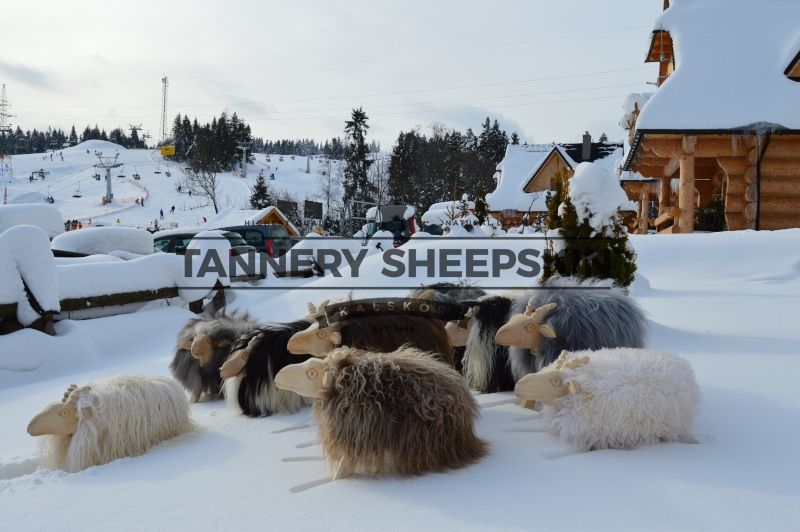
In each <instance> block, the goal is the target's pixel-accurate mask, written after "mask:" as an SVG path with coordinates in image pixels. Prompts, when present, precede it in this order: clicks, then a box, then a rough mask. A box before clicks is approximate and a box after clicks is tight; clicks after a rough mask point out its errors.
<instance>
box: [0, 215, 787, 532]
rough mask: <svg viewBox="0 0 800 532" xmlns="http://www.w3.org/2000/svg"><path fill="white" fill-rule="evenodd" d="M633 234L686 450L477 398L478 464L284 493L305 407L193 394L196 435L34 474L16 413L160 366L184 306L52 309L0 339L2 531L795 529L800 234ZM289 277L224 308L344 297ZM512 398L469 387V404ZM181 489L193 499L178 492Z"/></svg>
mask: <svg viewBox="0 0 800 532" xmlns="http://www.w3.org/2000/svg"><path fill="white" fill-rule="evenodd" d="M631 241H632V244H633V246H634V248H635V250H636V252H637V255H638V266H639V271H638V274H639V275H638V276H637V280H636V282H635V283H634V285H633V286H632V291H631V296H632V297H633V298H635V300H636V301H637V303H639V304H640V305H641V306H642V307H643V308H644V309H645V311H646V313H647V315H648V317H649V322H650V334H649V339H648V347H650V348H653V349H658V350H664V351H671V352H674V353H677V354H679V355H680V356H682V357H685V358H686V359H687V360H689V362H690V363H691V364H692V367H693V369H694V371H695V373H696V375H697V379H698V382H699V384H700V386H701V391H702V399H701V412H700V414H699V415H698V417H697V420H696V422H695V426H694V435H695V437H696V438H697V439H698V440H699V442H700V443H699V444H697V445H686V444H678V443H670V444H659V445H653V446H647V447H642V448H639V449H636V450H630V451H596V452H590V453H578V450H577V449H575V448H572V447H570V446H568V445H566V444H564V443H561V442H560V441H559V440H557V439H556V438H554V437H553V436H551V435H550V434H547V433H545V432H542V431H541V429H542V428H543V426H544V425H543V424H542V420H539V419H535V417H534V416H533V415H532V413H531V412H530V411H526V410H523V409H521V408H520V407H519V406H518V405H517V404H513V402H512V403H509V404H505V405H501V406H495V407H490V408H484V409H483V410H482V413H481V419H480V421H479V422H478V425H477V432H478V434H479V436H480V437H482V438H484V439H486V440H487V441H489V442H490V444H491V454H490V455H489V456H488V457H487V458H486V459H485V460H483V461H482V462H480V463H479V464H477V465H475V466H472V467H469V468H467V469H463V470H459V471H455V472H450V473H446V474H434V475H425V476H422V477H417V478H410V479H368V478H355V479H347V480H340V481H336V482H335V483H332V484H326V485H323V486H319V487H316V488H313V489H311V490H309V491H306V492H301V493H291V492H290V491H289V489H290V488H291V487H293V486H297V485H299V484H303V483H306V482H309V481H312V480H316V479H319V478H323V477H325V476H327V475H328V474H329V471H328V469H327V467H326V466H325V465H324V463H323V462H319V461H305V462H285V461H283V459H284V458H287V457H296V456H308V457H315V456H320V454H321V450H320V447H319V446H314V445H312V446H311V447H308V448H298V447H300V446H302V447H305V445H304V444H305V443H306V442H309V441H311V440H313V439H314V438H315V432H314V429H313V428H305V429H302V430H296V431H290V432H284V433H280V434H275V433H274V431H276V430H279V429H283V428H288V427H291V426H294V425H297V424H299V423H304V422H307V421H308V420H309V411H308V410H304V411H302V412H300V413H298V414H295V415H288V416H284V415H279V416H274V417H270V418H262V419H249V418H245V417H243V416H241V415H237V414H236V413H234V412H233V411H232V410H230V409H228V408H227V407H226V405H225V403H224V401H208V402H202V403H199V404H194V405H192V415H193V418H194V419H195V421H196V422H197V423H198V424H199V425H200V427H201V428H200V430H198V431H196V432H195V433H193V434H189V435H186V436H182V437H180V438H177V439H175V440H173V441H171V442H169V443H166V444H163V445H159V446H157V447H156V448H155V449H153V450H152V451H151V452H149V453H147V454H145V455H143V456H140V457H136V458H130V459H123V460H118V461H115V462H112V463H110V464H107V465H103V466H99V467H96V468H91V469H89V470H87V471H84V472H81V473H76V474H71V475H66V474H62V473H57V472H50V471H47V470H44V469H38V470H37V469H36V462H35V459H34V456H35V452H36V442H35V439H34V438H31V437H29V436H28V435H27V434H26V433H25V427H26V425H27V423H28V421H29V420H30V418H31V417H32V416H33V414H35V413H36V412H37V411H38V410H40V409H41V408H42V407H43V406H44V405H45V404H47V403H48V402H51V401H55V400H59V399H60V398H61V395H62V393H63V391H64V390H65V389H66V388H67V386H68V385H69V384H70V383H72V382H75V383H79V384H80V383H85V382H89V381H92V380H94V379H99V378H104V377H108V376H111V375H114V374H119V373H146V374H161V375H167V374H169V373H168V369H167V366H168V364H169V361H170V359H171V356H172V353H173V349H174V345H175V335H176V333H177V331H178V329H179V328H180V327H181V326H182V325H183V324H184V323H185V321H186V320H188V319H189V318H190V317H191V316H192V314H191V313H189V312H187V311H186V310H185V309H181V308H176V307H169V308H160V309H156V310H146V311H141V312H137V313H135V314H128V315H122V316H113V317H107V318H98V319H94V320H85V321H70V320H66V321H62V322H58V323H57V324H56V328H57V332H58V336H55V337H50V336H47V335H44V334H41V333H38V332H35V331H32V330H23V331H19V332H16V333H13V334H10V335H6V336H0V367H2V368H4V369H5V371H0V417H1V418H2V419H3V422H4V429H5V430H4V437H3V438H2V439H1V440H0V497H1V498H2V500H3V503H4V504H3V523H4V527H5V528H7V529H9V530H41V529H51V528H53V527H54V526H57V527H58V528H60V529H64V530H87V529H94V528H102V529H103V530H109V531H113V530H130V529H152V530H165V529H171V530H175V529H181V530H216V529H223V528H229V527H230V525H231V523H235V524H236V528H237V529H239V530H262V529H264V528H265V527H268V528H270V529H275V530H317V529H319V527H320V520H321V519H322V520H324V521H325V522H324V527H325V528H326V529H329V530H373V529H375V523H381V525H380V526H381V528H382V529H386V530H414V529H417V530H431V529H438V530H530V529H532V528H536V529H542V530H720V531H722V530H724V531H739V530H741V531H750V530H754V529H759V530H770V531H783V530H786V531H793V530H796V528H797V523H798V521H799V520H800V490H798V484H797V478H799V477H800V461H798V460H797V459H796V456H797V450H796V442H797V440H798V438H800V424H798V423H797V413H798V411H800V393H798V390H797V377H796V376H797V374H798V372H800V354H798V349H797V346H798V343H799V342H800V332H798V330H797V327H796V326H795V324H794V322H793V321H792V320H787V319H786V317H787V316H797V315H798V314H800V298H798V297H797V294H798V293H799V292H800V230H786V231H775V232H767V231H762V232H753V231H738V232H730V233H715V234H688V235H671V236H669V237H654V236H639V235H632V236H631ZM512 242H513V243H514V244H516V239H515V240H514V241H512ZM434 243H435V244H436V245H442V246H444V245H450V246H457V247H461V246H463V245H464V243H463V241H461V242H458V241H452V242H450V241H448V240H447V239H436V240H427V241H425V240H417V241H415V240H413V239H412V241H411V242H410V243H408V244H406V246H404V247H407V246H410V245H415V246H418V247H419V248H420V249H424V248H425V247H427V246H431V245H433V244H434ZM509 244H510V242H509V241H500V240H490V241H480V242H479V243H476V245H479V246H481V247H483V248H486V247H489V248H491V247H493V246H498V247H499V246H502V247H508V246H509ZM742 249H746V250H747V253H742ZM380 267H381V261H380V256H378V255H375V256H372V257H370V258H368V259H367V260H366V261H365V264H364V265H363V266H362V273H363V275H364V279H363V280H364V282H365V283H366V284H365V286H374V285H375V283H376V282H383V283H384V284H387V286H392V285H391V284H389V283H387V282H386V279H385V277H382V276H380V275H379V274H378V273H377V272H378V271H379V270H380ZM687 272H691V274H687ZM514 277H515V276H514V275H513V274H512V275H511V277H509V278H507V279H504V280H505V281H508V282H511V283H513V282H515V279H514ZM451 280H452V279H451ZM293 282H304V283H306V284H305V285H303V286H305V287H306V288H307V289H305V290H302V291H293V290H290V289H287V290H283V291H280V290H277V291H270V296H269V297H267V298H265V297H264V294H263V293H260V292H261V291H258V290H248V291H242V292H237V293H236V294H235V303H234V304H233V306H234V308H240V309H246V310H249V311H250V312H251V313H252V315H253V316H254V317H255V318H257V319H262V320H277V321H286V320H288V319H292V318H293V317H298V316H302V315H304V314H305V312H306V302H307V301H320V300H322V299H325V298H329V297H346V296H347V292H348V290H347V289H346V288H345V287H343V281H342V280H341V279H335V278H329V277H326V278H318V279H310V280H302V281H298V280H293ZM348 282H349V281H348ZM397 282H402V283H409V284H417V283H422V282H429V279H416V280H414V279H408V278H405V279H401V280H399V281H397ZM491 282H493V283H494V282H495V281H494V280H492V281H491ZM517 282H518V281H517ZM287 286H288V284H287ZM398 286H399V285H398ZM404 292H405V290H391V289H389V290H380V291H367V290H357V291H356V293H355V294H354V296H355V297H379V296H385V295H390V294H392V293H398V294H402V293H404ZM512 398H513V395H512V394H508V393H506V394H490V395H479V396H478V400H479V402H481V403H482V404H489V403H494V402H496V401H498V400H500V399H512ZM520 418H523V419H522V420H520ZM186 493H190V494H191V497H178V496H177V495H176V494H186ZM254 494H257V497H256V498H255V499H254ZM534 498H535V500H536V507H537V508H538V510H537V511H536V512H533V513H532V512H531V501H532V500H533V499H534ZM256 499H257V502H256V503H254V500H256ZM65 501H69V502H68V503H66V502H65ZM309 507H313V508H314V512H312V513H309V512H308V508H309ZM44 509H51V510H52V511H43V510H44ZM387 516H391V520H387Z"/></svg>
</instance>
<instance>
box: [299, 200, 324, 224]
mask: <svg viewBox="0 0 800 532" xmlns="http://www.w3.org/2000/svg"><path fill="white" fill-rule="evenodd" d="M303 217H304V218H313V219H314V220H322V203H320V202H318V201H308V200H306V201H305V205H304V206H303Z"/></svg>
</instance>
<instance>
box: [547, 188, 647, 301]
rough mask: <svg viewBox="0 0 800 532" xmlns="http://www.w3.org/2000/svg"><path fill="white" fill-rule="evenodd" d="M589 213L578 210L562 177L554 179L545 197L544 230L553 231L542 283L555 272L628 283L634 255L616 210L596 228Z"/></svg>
mask: <svg viewBox="0 0 800 532" xmlns="http://www.w3.org/2000/svg"><path fill="white" fill-rule="evenodd" d="M592 216H594V215H593V214H592V213H591V212H588V211H586V212H583V213H580V216H579V213H578V212H577V209H576V207H575V205H574V204H573V203H572V200H571V198H570V196H569V190H568V186H567V183H566V181H565V180H563V179H556V180H555V182H554V183H553V190H552V191H551V193H549V194H548V197H547V219H546V224H547V229H548V230H549V231H553V232H555V233H556V234H555V237H554V238H548V240H547V249H546V250H545V253H544V256H543V262H544V265H543V268H542V278H541V282H542V283H544V282H545V281H546V280H547V279H549V278H550V277H552V276H554V275H561V276H564V277H572V276H574V277H578V278H580V279H588V278H599V279H612V280H613V281H614V282H615V283H616V284H617V285H619V286H629V285H630V284H631V283H632V282H633V277H634V274H635V272H636V262H635V261H636V254H635V253H634V252H633V250H632V249H631V247H630V246H629V245H628V233H627V230H626V229H625V226H624V224H623V221H622V215H621V214H620V213H617V214H616V215H615V216H614V218H613V219H612V220H609V221H608V223H607V224H606V225H605V230H604V231H599V232H598V231H595V229H594V228H593V227H592V225H591V224H590V223H589V220H590V219H591V217H592Z"/></svg>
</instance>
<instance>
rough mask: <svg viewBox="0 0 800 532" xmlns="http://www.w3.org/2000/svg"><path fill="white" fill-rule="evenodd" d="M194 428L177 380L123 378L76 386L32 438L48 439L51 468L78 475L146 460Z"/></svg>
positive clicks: (37, 424) (38, 423)
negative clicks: (161, 445)
mask: <svg viewBox="0 0 800 532" xmlns="http://www.w3.org/2000/svg"><path fill="white" fill-rule="evenodd" d="M192 427H193V424H192V421H191V420H190V419H189V402H188V400H187V399H186V395H185V394H184V392H183V390H182V389H181V387H180V386H179V385H178V383H177V382H175V381H174V380H173V379H170V378H167V377H141V376H134V375H121V376H119V377H115V378H112V379H109V380H107V381H105V382H100V383H96V384H91V385H89V386H81V387H80V388H79V387H78V386H76V385H74V384H73V385H71V386H70V387H69V389H67V391H66V393H65V394H64V398H63V399H62V400H61V402H58V403H52V404H50V405H49V406H47V407H46V408H45V409H44V410H42V411H41V412H39V413H38V414H37V415H36V416H35V417H34V418H33V420H31V422H30V424H29V425H28V434H30V435H31V436H42V439H41V441H40V450H41V453H42V461H43V465H44V466H45V467H47V468H50V469H60V470H63V471H67V472H69V473H74V472H76V471H81V470H83V469H86V468H87V467H91V466H95V465H101V464H105V463H108V462H111V461H112V460H116V459H118V458H123V457H126V456H138V455H140V454H144V453H146V452H147V451H148V450H149V449H150V448H151V447H152V446H153V445H155V444H157V443H159V442H162V441H164V440H167V439H169V438H172V437H174V436H177V435H178V434H181V433H183V432H186V431H188V430H190V429H192Z"/></svg>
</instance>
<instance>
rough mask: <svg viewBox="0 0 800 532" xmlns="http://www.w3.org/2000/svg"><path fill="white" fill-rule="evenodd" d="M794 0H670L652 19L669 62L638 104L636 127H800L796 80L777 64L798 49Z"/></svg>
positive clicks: (799, 6)
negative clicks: (667, 40) (669, 46)
mask: <svg viewBox="0 0 800 532" xmlns="http://www.w3.org/2000/svg"><path fill="white" fill-rule="evenodd" d="M798 20H800V2H797V1H796V0H760V1H758V2H744V1H740V2H731V1H730V0H674V1H673V2H671V3H670V7H669V9H667V10H666V11H665V12H664V13H663V14H662V15H661V16H660V17H659V18H658V19H657V20H656V23H655V26H654V29H656V30H666V31H668V32H669V33H670V35H671V37H672V40H673V43H674V51H675V58H676V59H675V61H676V63H675V65H676V69H675V72H674V73H672V75H670V76H669V78H667V80H666V81H665V82H664V84H663V85H662V86H661V87H660V88H659V89H658V90H657V91H656V92H655V94H654V95H653V96H652V98H651V99H650V101H649V102H648V103H647V105H645V106H644V109H642V112H641V114H640V115H639V119H638V121H637V125H636V127H637V129H638V130H639V131H644V130H650V129H652V130H691V129H704V130H708V129H752V128H753V127H754V124H767V125H771V127H783V128H789V129H793V130H800V106H798V105H797V102H798V101H800V83H797V82H795V81H791V80H789V79H788V78H787V77H786V76H785V74H784V71H785V70H786V67H787V66H789V61H790V60H791V58H792V57H794V55H795V54H797V52H798V51H800V47H799V46H800V45H798V42H800V41H798V33H797V31H798V30H797V22H798Z"/></svg>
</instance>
